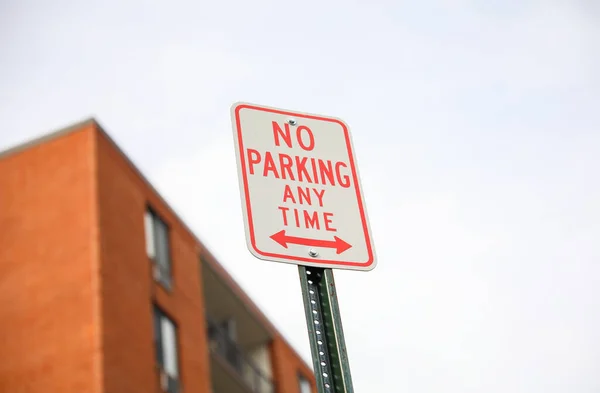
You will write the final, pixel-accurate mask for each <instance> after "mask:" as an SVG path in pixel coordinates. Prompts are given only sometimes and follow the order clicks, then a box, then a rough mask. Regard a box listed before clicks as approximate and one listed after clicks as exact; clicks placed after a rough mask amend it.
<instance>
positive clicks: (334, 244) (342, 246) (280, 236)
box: [270, 229, 352, 254]
mask: <svg viewBox="0 0 600 393" xmlns="http://www.w3.org/2000/svg"><path fill="white" fill-rule="evenodd" d="M270 237H271V239H273V240H275V241H276V242H277V243H279V244H281V245H282V246H283V247H284V248H287V247H288V246H287V245H288V243H292V244H301V245H303V246H313V247H327V248H335V249H336V254H341V253H343V252H344V251H346V250H347V249H349V248H350V247H352V246H351V245H350V244H348V243H346V242H345V241H343V240H342V239H340V238H339V237H337V236H334V237H333V238H334V239H335V240H318V239H307V238H304V237H295V236H287V235H286V234H285V229H284V230H282V231H279V232H277V233H276V234H274V235H272V236H270Z"/></svg>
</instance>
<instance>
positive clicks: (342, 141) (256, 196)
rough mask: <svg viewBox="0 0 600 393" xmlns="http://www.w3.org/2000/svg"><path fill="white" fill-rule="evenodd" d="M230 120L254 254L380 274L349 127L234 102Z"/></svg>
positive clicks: (328, 120) (322, 118) (265, 257)
mask: <svg viewBox="0 0 600 393" xmlns="http://www.w3.org/2000/svg"><path fill="white" fill-rule="evenodd" d="M231 116H232V123H233V134H234V139H235V150H236V156H237V165H238V175H239V183H240V192H241V197H242V207H243V213H244V221H245V226H246V241H247V244H248V248H249V249H250V252H251V253H252V254H253V255H254V256H256V257H257V258H260V259H264V260H269V261H276V262H286V263H293V264H297V265H305V266H316V267H322V268H334V269H349V270H371V269H373V268H374V267H375V264H376V262H375V250H374V245H373V241H372V239H371V230H370V227H369V222H368V217H367V211H366V208H365V205H364V198H363V194H362V189H361V185H360V180H359V175H358V169H357V167H356V159H355V157H354V150H353V147H352V141H351V138H350V131H349V130H348V126H347V125H346V124H345V123H344V122H343V121H341V120H339V119H336V118H331V117H323V116H317V115H310V114H306V113H297V112H290V111H286V110H280V109H275V108H269V107H264V106H258V105H253V104H247V103H237V104H234V105H233V106H232V108H231Z"/></svg>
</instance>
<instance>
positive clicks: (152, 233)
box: [144, 205, 173, 290]
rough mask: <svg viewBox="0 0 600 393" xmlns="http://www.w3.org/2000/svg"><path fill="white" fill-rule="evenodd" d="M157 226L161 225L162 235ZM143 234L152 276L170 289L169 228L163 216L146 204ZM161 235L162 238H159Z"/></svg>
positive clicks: (171, 274) (171, 260)
mask: <svg viewBox="0 0 600 393" xmlns="http://www.w3.org/2000/svg"><path fill="white" fill-rule="evenodd" d="M159 226H161V227H162V235H159V233H160V232H159V231H157V227H159ZM144 234H145V242H146V255H147V257H148V258H149V259H150V261H151V262H152V276H153V277H154V280H155V281H157V282H158V283H160V284H161V285H162V286H163V287H165V288H166V289H168V290H171V289H172V287H173V258H172V255H171V254H172V251H171V250H172V247H171V228H170V226H169V224H167V222H166V221H165V220H164V219H163V217H162V216H161V215H160V214H158V213H157V212H156V210H154V209H153V208H152V207H151V206H149V205H146V209H145V210H144ZM161 237H164V238H163V239H161ZM161 241H163V242H164V244H163V245H161V244H160V243H161ZM161 247H163V248H164V249H163V250H162V252H161V251H160V249H161ZM161 254H162V257H161V256H160V255H161ZM163 258H164V260H163ZM161 261H162V263H161Z"/></svg>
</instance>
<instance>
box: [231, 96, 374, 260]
mask: <svg viewBox="0 0 600 393" xmlns="http://www.w3.org/2000/svg"><path fill="white" fill-rule="evenodd" d="M242 109H253V110H259V111H263V112H270V113H277V114H280V115H287V116H294V117H303V118H306V119H313V120H320V121H328V122H334V123H338V124H339V125H341V126H342V129H343V130H344V136H345V139H346V147H347V149H348V158H349V160H350V168H351V170H352V179H353V180H354V185H355V191H356V198H357V200H358V209H359V210H360V218H361V221H362V226H363V232H364V236H365V241H366V244H367V252H368V254H369V259H368V260H367V262H364V263H359V262H343V261H331V260H315V259H314V258H302V257H295V256H290V255H284V254H273V253H267V252H263V251H260V250H259V249H258V247H256V239H255V236H254V221H253V219H252V208H251V205H250V192H249V189H248V177H247V174H246V156H245V154H244V143H243V138H242V126H241V120H240V111H241V110H242ZM235 120H236V127H237V139H238V145H239V146H238V147H239V149H240V163H241V165H242V176H243V180H244V197H245V199H246V212H247V215H248V228H249V230H250V242H251V244H252V248H254V251H256V252H257V253H258V254H259V255H262V256H265V257H274V258H281V259H288V260H292V261H301V262H311V263H312V264H315V263H327V264H331V265H340V266H361V267H369V266H371V265H372V264H373V262H374V257H373V248H372V245H371V238H370V236H369V227H368V224H367V218H366V214H365V209H364V205H363V200H362V196H361V192H360V185H359V182H358V175H357V173H356V165H355V163H354V153H353V151H352V144H351V142H350V134H349V132H348V128H347V127H346V125H345V124H344V123H343V122H341V121H339V120H337V119H331V118H325V117H320V116H312V115H305V114H299V113H294V112H287V111H282V110H277V109H269V108H262V107H258V106H254V105H248V104H242V105H239V106H237V107H236V108H235Z"/></svg>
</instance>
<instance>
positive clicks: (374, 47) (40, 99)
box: [0, 0, 600, 393]
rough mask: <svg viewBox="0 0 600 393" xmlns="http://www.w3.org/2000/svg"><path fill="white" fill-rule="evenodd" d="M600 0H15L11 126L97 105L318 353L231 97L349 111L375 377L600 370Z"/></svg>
mask: <svg viewBox="0 0 600 393" xmlns="http://www.w3.org/2000/svg"><path fill="white" fill-rule="evenodd" d="M599 22H600V6H599V5H598V3H597V2H594V1H592V0H588V1H585V0H572V1H553V0H545V1H529V0H524V1H508V0H507V1H497V0H493V1H468V0H455V1H448V0H440V1H429V0H427V1H426V0H423V1H419V2H407V1H381V0H372V1H362V2H361V1H356V0H350V1H348V0H347V1H343V2H342V1H326V2H317V1H313V0H307V1H303V2H297V3H292V2H282V1H268V0H257V1H252V2H247V1H240V0H235V1H234V0H232V1H222V2H220V3H219V2H210V3H208V2H198V1H175V0H173V1H171V2H165V1H163V2H157V1H139V0H127V1H125V0H122V1H112V0H104V1H54V2H43V1H37V2H36V1H31V0H21V1H18V2H16V1H9V0H3V1H1V0H0V147H1V148H5V147H9V146H12V145H14V144H16V143H20V142H22V141H24V140H27V139H29V138H32V137H36V136H39V135H41V134H44V133H46V132H48V131H51V130H53V129H56V128H60V127H63V126H66V125H69V124H71V123H74V122H76V121H79V120H82V119H84V118H87V117H89V116H94V117H95V118H96V119H97V120H98V121H99V122H100V123H101V124H102V125H103V126H104V127H105V128H106V129H107V131H108V132H109V133H110V135H111V136H112V137H113V139H115V141H116V142H117V143H118V144H119V145H120V147H121V148H122V149H123V150H124V151H125V153H126V154H128V155H129V156H130V157H131V159H132V160H133V161H134V162H135V164H136V165H137V166H138V167H139V168H140V169H141V170H142V172H143V173H144V174H145V175H146V176H147V178H148V179H149V180H150V181H151V182H152V183H153V184H154V185H155V186H156V188H157V189H158V190H159V192H160V193H161V194H162V195H163V196H164V197H165V198H166V200H167V201H168V202H169V203H170V204H171V205H172V206H173V207H174V209H175V210H176V211H177V212H178V213H179V214H180V216H181V217H182V218H183V219H184V221H185V222H186V223H187V224H189V226H190V227H191V228H192V229H193V230H194V231H195V233H196V234H197V235H198V236H199V237H200V239H202V241H203V242H205V244H206V245H207V246H208V247H209V248H210V249H211V251H212V252H213V253H214V254H215V255H216V256H217V257H218V258H219V259H220V261H221V262H222V263H223V265H224V266H225V267H226V268H227V269H228V270H229V272H230V273H231V274H232V276H233V277H234V278H235V279H236V280H237V281H238V282H239V283H240V285H241V286H242V287H243V288H244V290H246V291H247V292H248V293H249V295H250V296H251V298H252V299H254V301H255V302H256V303H257V304H258V305H259V306H260V307H261V309H262V310H263V311H264V312H265V314H266V315H267V316H268V317H269V318H270V319H271V320H272V321H273V322H274V324H275V326H276V327H277V328H278V329H280V330H281V332H282V334H283V335H284V336H285V337H286V338H287V339H288V340H289V342H290V343H291V344H292V345H293V346H294V348H295V349H296V350H298V351H299V352H300V353H301V355H302V356H303V358H304V359H306V360H307V361H310V348H309V345H308V337H307V333H306V325H305V321H304V314H303V308H302V299H301V295H300V285H299V282H298V273H297V269H296V268H295V266H293V265H288V264H281V263H274V262H265V261H260V260H258V259H256V258H254V257H253V256H251V255H250V253H249V252H248V250H247V248H246V244H245V240H244V229H243V228H244V227H243V221H242V210H241V205H240V199H239V190H238V183H237V182H238V180H237V171H236V164H235V154H234V144H233V136H232V130H231V122H230V114H229V109H230V106H231V104H233V103H234V102H237V101H247V102H253V103H257V104H263V105H268V106H275V107H280V108H285V109H292V110H298V111H305V112H310V113H318V114H324V115H331V116H335V117H339V118H342V119H343V120H344V121H346V122H347V123H348V124H349V125H350V127H351V132H352V136H353V142H354V146H355V151H356V156H357V161H358V165H359V168H360V174H361V179H362V184H363V188H364V195H365V200H366V204H367V210H368V214H369V218H370V223H371V229H372V232H373V238H374V243H375V248H376V252H377V257H378V265H377V267H376V268H375V269H374V270H373V271H370V272H354V271H341V270H336V271H335V277H336V282H337V285H338V300H339V302H340V307H341V313H342V318H343V325H344V331H345V336H346V345H347V347H348V353H349V359H350V365H351V369H352V376H353V382H354V386H355V391H357V392H396V391H397V392H411V393H433V392H441V391H443V392H447V393H454V392H456V393H459V392H460V393H471V392H473V393H475V392H486V393H496V392H497V393H505V392H511V393H575V392H577V393H592V392H595V393H596V392H598V391H600V333H599V332H600V180H599V176H598V170H599V169H600V132H599V129H600V111H599V110H598V108H599V107H600V71H599V70H600V23H599Z"/></svg>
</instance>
